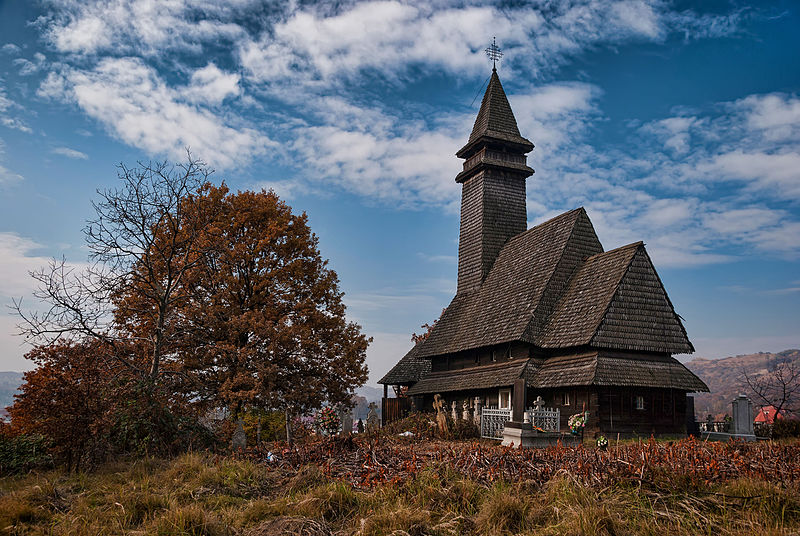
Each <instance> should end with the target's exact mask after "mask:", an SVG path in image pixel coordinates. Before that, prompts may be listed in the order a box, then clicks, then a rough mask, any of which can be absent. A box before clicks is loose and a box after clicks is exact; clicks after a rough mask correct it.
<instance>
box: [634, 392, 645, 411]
mask: <svg viewBox="0 0 800 536" xmlns="http://www.w3.org/2000/svg"><path fill="white" fill-rule="evenodd" d="M636 409H644V397H643V396H642V395H638V396H637V397H636Z"/></svg>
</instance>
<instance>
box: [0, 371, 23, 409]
mask: <svg viewBox="0 0 800 536" xmlns="http://www.w3.org/2000/svg"><path fill="white" fill-rule="evenodd" d="M20 385H22V372H0V412H1V411H3V410H5V408H6V406H10V405H11V404H13V403H14V393H16V392H17V389H18V388H19V386H20Z"/></svg>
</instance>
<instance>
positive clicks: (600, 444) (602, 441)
mask: <svg viewBox="0 0 800 536" xmlns="http://www.w3.org/2000/svg"><path fill="white" fill-rule="evenodd" d="M597 448H599V449H600V450H606V449H607V448H608V439H606V438H605V436H600V437H598V438H597Z"/></svg>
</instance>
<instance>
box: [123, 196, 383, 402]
mask: <svg viewBox="0 0 800 536" xmlns="http://www.w3.org/2000/svg"><path fill="white" fill-rule="evenodd" d="M206 204H207V205H212V206H204V205H206ZM194 207H196V209H197V210H199V211H200V212H202V213H204V214H209V213H214V214H215V215H216V216H215V219H214V220H213V222H212V223H211V224H210V226H209V227H208V229H207V231H206V233H205V234H204V237H203V240H204V241H205V244H204V252H205V253H204V257H203V259H202V261H201V262H198V263H196V265H195V267H194V268H193V269H192V270H190V271H189V272H188V273H187V274H186V278H185V280H184V281H183V285H184V291H185V292H186V294H187V299H186V300H184V301H183V302H181V304H180V305H179V306H178V308H177V309H176V315H175V319H174V321H173V325H172V327H171V329H172V330H173V331H174V332H176V333H179V334H180V337H179V342H178V346H177V348H176V352H177V354H178V355H179V356H180V358H179V359H178V360H177V363H176V372H177V373H180V374H181V377H183V378H184V379H185V383H184V387H185V388H186V389H187V392H188V393H189V396H191V397H192V398H194V399H195V400H199V401H205V402H206V403H207V404H208V405H212V406H216V407H220V406H224V407H227V408H228V409H230V411H231V413H232V414H234V415H237V414H239V413H240V412H241V411H242V410H243V409H246V408H259V409H268V410H281V411H286V412H287V413H289V414H296V413H302V412H305V411H308V410H310V409H315V408H319V407H321V406H322V404H323V403H331V404H335V403H339V402H347V401H349V398H350V396H351V394H352V391H353V389H354V388H355V387H356V386H358V385H362V384H363V383H364V382H365V381H366V379H367V368H366V365H365V363H364V361H365V353H366V348H367V345H368V343H369V340H368V339H367V338H366V337H365V336H364V335H362V334H361V329H360V327H359V326H358V325H356V324H353V323H348V322H347V321H346V320H345V306H344V304H343V303H342V293H341V291H340V290H339V288H338V278H337V275H336V273H335V272H334V271H333V270H331V269H329V268H328V267H327V261H325V260H323V259H322V258H321V256H320V253H319V249H318V240H317V237H316V236H315V235H314V234H313V233H312V232H311V229H310V228H309V226H308V218H307V217H306V215H305V214H300V215H296V214H293V213H292V210H291V208H290V207H289V206H288V205H286V203H284V202H283V201H281V200H280V199H279V198H278V196H277V195H276V194H275V193H274V192H271V191H270V192H265V191H261V192H250V191H246V192H238V193H236V194H232V193H229V191H228V189H227V188H226V187H225V186H221V187H207V188H205V189H204V190H203V195H202V197H201V198H200V200H199V202H198V203H197V204H195V205H194ZM161 238H162V237H158V239H161ZM136 295H138V294H137V293H134V296H136ZM131 309H132V308H130V307H123V308H121V309H120V310H131ZM151 316H152V315H151ZM152 321H153V320H152V319H149V320H148V319H146V318H141V317H140V318H137V319H136V320H135V321H134V322H131V320H130V319H125V322H126V324H128V325H149V324H150V323H151V322H152Z"/></svg>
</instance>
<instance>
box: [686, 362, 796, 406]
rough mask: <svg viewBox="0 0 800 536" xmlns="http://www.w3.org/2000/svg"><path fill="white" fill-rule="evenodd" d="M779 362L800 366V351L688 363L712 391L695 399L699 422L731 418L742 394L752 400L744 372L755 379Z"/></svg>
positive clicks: (700, 394) (689, 367)
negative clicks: (732, 408) (779, 360)
mask: <svg viewBox="0 0 800 536" xmlns="http://www.w3.org/2000/svg"><path fill="white" fill-rule="evenodd" d="M776 359H789V360H793V361H795V362H797V363H800V350H784V351H783V352H779V353H777V354H772V353H768V352H759V353H757V354H747V355H737V356H734V357H726V358H723V359H703V358H697V359H693V360H691V361H689V362H688V363H686V367H687V368H688V369H689V370H691V371H692V372H694V373H695V374H697V376H699V377H700V379H701V380H703V381H704V382H706V385H708V388H709V389H710V390H711V392H710V393H698V394H696V395H695V399H694V400H695V403H694V409H695V415H697V418H698V419H699V420H704V419H705V417H706V415H708V414H711V415H713V416H714V417H715V418H716V419H719V418H721V417H722V416H723V415H725V414H726V413H727V414H730V413H731V400H733V399H734V398H736V396H738V395H739V394H741V393H743V394H747V395H748V396H749V393H748V390H747V388H746V386H745V385H744V376H743V373H742V371H743V370H745V371H747V373H748V374H751V375H758V374H762V373H765V372H766V370H767V365H768V364H769V363H771V362H774V361H775V360H776ZM751 398H752V397H751ZM756 404H757V403H756Z"/></svg>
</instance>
